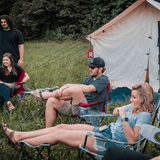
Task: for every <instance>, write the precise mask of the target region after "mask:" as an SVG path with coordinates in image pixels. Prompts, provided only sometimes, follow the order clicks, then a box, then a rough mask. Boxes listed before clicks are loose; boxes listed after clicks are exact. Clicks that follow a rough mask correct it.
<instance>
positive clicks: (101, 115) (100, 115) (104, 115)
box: [80, 113, 115, 118]
mask: <svg viewBox="0 0 160 160" xmlns="http://www.w3.org/2000/svg"><path fill="white" fill-rule="evenodd" d="M80 117H81V118H85V117H115V116H113V115H112V114H103V113H102V114H101V113H100V114H98V115H83V116H80Z"/></svg>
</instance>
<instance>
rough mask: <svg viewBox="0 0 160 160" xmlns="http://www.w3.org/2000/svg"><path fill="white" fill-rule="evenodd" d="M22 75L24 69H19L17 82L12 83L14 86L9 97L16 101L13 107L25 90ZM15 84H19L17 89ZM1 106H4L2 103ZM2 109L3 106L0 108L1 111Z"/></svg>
mask: <svg viewBox="0 0 160 160" xmlns="http://www.w3.org/2000/svg"><path fill="white" fill-rule="evenodd" d="M24 76H25V70H23V69H22V70H21V71H20V74H19V77H18V82H15V83H14V87H13V89H12V90H11V92H10V97H12V98H13V100H14V102H15V103H16V104H15V105H14V106H15V107H16V106H17V105H18V103H19V101H20V100H21V98H22V94H23V92H24V91H25V89H24V88H25V84H24V82H21V81H22V80H23V78H24ZM16 85H20V87H19V88H18V89H16ZM1 96H2V95H1ZM2 106H4V104H3V105H2ZM2 110H3V107H2V108H1V112H2Z"/></svg>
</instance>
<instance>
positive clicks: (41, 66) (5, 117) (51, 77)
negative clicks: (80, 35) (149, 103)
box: [0, 41, 158, 160]
mask: <svg viewBox="0 0 160 160" xmlns="http://www.w3.org/2000/svg"><path fill="white" fill-rule="evenodd" d="M89 47H90V43H89V42H87V43H83V42H72V41H65V42H63V43H43V42H32V43H31V42H27V43H25V59H24V66H23V68H24V69H25V70H26V72H27V73H28V74H29V76H30V80H29V81H28V82H27V83H26V90H35V89H37V88H49V87H54V86H59V87H61V86H63V85H64V84H66V83H82V82H83V80H84V79H85V78H86V77H88V76H89V71H88V69H89V68H88V66H86V65H85V64H87V63H89V60H88V58H87V53H88V49H89ZM25 99H26V102H25V104H24V103H20V104H19V105H18V106H17V107H16V110H15V111H13V112H8V111H7V109H6V108H4V110H3V112H2V113H0V122H1V123H2V122H3V123H7V124H8V126H9V127H10V128H11V129H14V130H19V131H32V130H37V129H41V128H44V127H45V103H42V102H39V101H38V100H36V99H34V98H33V97H32V96H29V95H26V96H25ZM122 105H123V104H112V105H110V106H109V107H108V112H109V113H112V111H113V109H114V108H115V107H116V106H122ZM72 121H73V119H72ZM111 121H116V118H114V120H113V119H110V118H108V119H107V123H110V122H111ZM62 123H69V120H68V117H66V116H63V115H60V114H58V117H57V122H56V125H58V124H62ZM104 123H106V122H105V121H104ZM0 137H1V138H0V159H5V160H17V159H19V160H21V159H22V160H24V159H28V158H27V157H23V155H22V153H21V152H17V151H15V150H14V149H13V148H11V147H10V146H9V145H7V144H6V142H5V140H4V135H3V133H2V131H0ZM151 147H153V144H150V145H149V147H148V148H147V152H146V153H148V154H149V155H152V156H156V155H158V152H157V151H156V150H154V149H151ZM27 150H28V152H29V154H30V155H31V156H34V155H36V153H37V152H36V150H35V149H33V148H27ZM152 151H153V152H152ZM45 153H46V150H45V152H44V156H46V155H45ZM51 156H52V159H55V160H57V159H58V160H59V159H60V160H64V159H65V160H78V149H76V148H71V147H69V146H66V145H63V144H58V145H55V146H52V147H51ZM84 159H90V158H89V157H87V156H86V157H85V158H84Z"/></svg>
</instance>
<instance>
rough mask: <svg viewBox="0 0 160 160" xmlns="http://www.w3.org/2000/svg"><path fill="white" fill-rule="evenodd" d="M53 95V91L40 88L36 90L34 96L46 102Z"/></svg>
mask: <svg viewBox="0 0 160 160" xmlns="http://www.w3.org/2000/svg"><path fill="white" fill-rule="evenodd" d="M51 95H52V92H40V91H38V90H35V91H34V97H35V98H36V99H38V100H40V101H43V102H46V101H47V99H48V98H49V97H50V96H51Z"/></svg>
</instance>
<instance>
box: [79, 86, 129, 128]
mask: <svg viewBox="0 0 160 160" xmlns="http://www.w3.org/2000/svg"><path fill="white" fill-rule="evenodd" d="M109 86H110V85H109ZM109 86H107V87H109ZM130 97H131V89H129V88H127V87H118V88H116V89H115V90H114V91H112V92H109V88H108V89H107V103H109V104H111V103H120V102H122V103H124V102H125V101H129V100H130ZM87 105H88V104H87ZM87 105H86V104H82V107H84V108H85V107H86V106H87ZM91 105H92V104H91ZM106 106H107V104H106ZM87 107H88V106H87ZM84 108H80V111H79V113H80V119H85V120H86V122H87V123H91V124H92V125H93V126H100V124H101V120H102V119H103V117H114V116H113V115H111V114H107V115H106V113H107V108H106V110H105V111H102V112H95V111H90V110H87V109H84ZM93 115H94V116H93Z"/></svg>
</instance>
